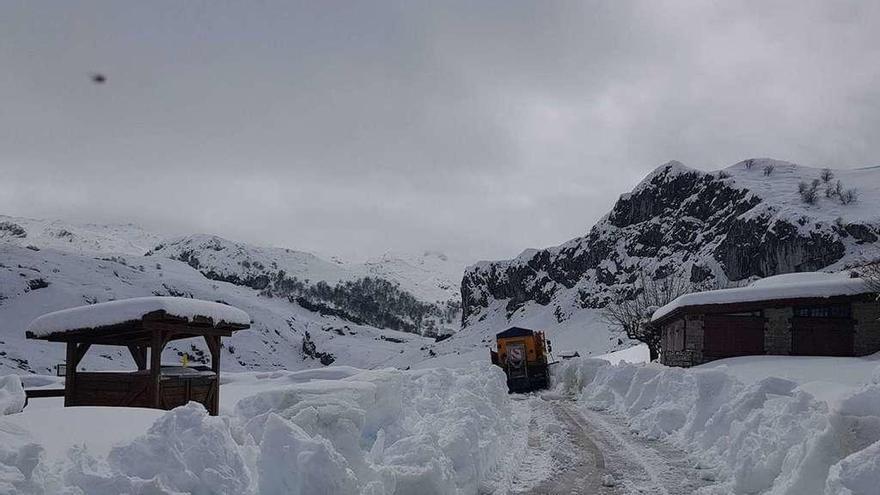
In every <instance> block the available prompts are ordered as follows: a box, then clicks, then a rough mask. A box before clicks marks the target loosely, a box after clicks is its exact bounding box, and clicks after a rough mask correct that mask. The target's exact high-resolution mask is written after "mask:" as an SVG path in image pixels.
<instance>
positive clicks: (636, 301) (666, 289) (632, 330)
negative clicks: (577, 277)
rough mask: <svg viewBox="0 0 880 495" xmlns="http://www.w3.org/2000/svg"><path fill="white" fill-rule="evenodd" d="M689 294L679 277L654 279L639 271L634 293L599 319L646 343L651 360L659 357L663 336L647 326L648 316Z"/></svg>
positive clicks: (650, 326) (608, 306) (688, 285)
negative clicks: (679, 297)
mask: <svg viewBox="0 0 880 495" xmlns="http://www.w3.org/2000/svg"><path fill="white" fill-rule="evenodd" d="M691 291H692V287H691V284H690V283H689V282H688V281H687V280H686V279H684V278H682V277H678V276H675V275H669V276H667V277H665V278H661V279H654V278H652V277H651V276H649V275H648V274H647V273H646V272H645V271H644V270H640V271H639V274H638V278H637V280H636V281H635V283H634V284H633V290H632V291H630V292H629V293H628V294H622V295H621V296H620V297H619V298H618V299H617V301H615V302H613V303H611V304H609V305H607V306H605V308H603V309H602V317H603V319H604V320H605V321H606V322H607V323H608V324H609V325H611V326H612V327H615V328H617V329H618V330H620V331H622V332H624V333H625V334H626V336H627V337H629V338H631V339H633V340H638V341H639V342H644V343H645V344H647V345H648V349H649V351H650V353H651V361H654V360H656V359H657V358H658V357H659V356H660V341H661V339H662V335H661V333H660V329H659V328H655V327H653V326H652V325H650V324H649V323H650V320H651V315H652V314H654V311H656V310H657V308H659V307H660V306H665V305H666V304H669V303H670V302H672V300H673V299H675V298H677V297H678V296H681V295H684V294H687V293H688V292H691Z"/></svg>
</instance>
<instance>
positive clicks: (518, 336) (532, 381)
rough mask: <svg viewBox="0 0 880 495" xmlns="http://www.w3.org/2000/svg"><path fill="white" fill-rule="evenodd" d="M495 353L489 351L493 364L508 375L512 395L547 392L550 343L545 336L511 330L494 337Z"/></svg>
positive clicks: (532, 332) (526, 330)
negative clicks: (537, 391) (545, 390)
mask: <svg viewBox="0 0 880 495" xmlns="http://www.w3.org/2000/svg"><path fill="white" fill-rule="evenodd" d="M495 338H496V340H497V349H498V350H497V351H490V353H491V356H492V363H493V364H495V365H498V366H500V367H501V369H503V370H504V373H505V374H506V375H507V390H508V391H510V392H511V393H514V392H515V393H519V392H531V391H532V390H541V389H544V388H547V384H548V383H549V381H550V380H549V376H548V372H547V361H548V360H547V354H548V351H549V344H550V342H549V341H547V340H545V339H544V332H536V331H534V330H529V329H527V328H519V327H512V328H508V329H507V330H505V331H503V332H501V333H499V334H497V335H496V336H495Z"/></svg>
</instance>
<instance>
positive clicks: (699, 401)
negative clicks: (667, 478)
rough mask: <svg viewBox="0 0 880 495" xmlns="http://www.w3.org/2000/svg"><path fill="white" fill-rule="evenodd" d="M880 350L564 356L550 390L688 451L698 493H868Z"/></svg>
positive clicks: (877, 429) (878, 443) (879, 396)
mask: <svg viewBox="0 0 880 495" xmlns="http://www.w3.org/2000/svg"><path fill="white" fill-rule="evenodd" d="M878 365H880V355H874V356H871V357H868V358H797V357H781V356H761V357H746V358H735V359H728V360H723V361H716V362H713V363H711V364H709V365H704V366H700V367H697V368H692V369H681V368H666V367H663V366H660V365H656V364H647V365H646V364H626V363H622V364H619V365H617V366H613V365H611V364H609V363H608V362H607V361H603V360H595V359H572V360H569V361H566V362H564V363H562V364H561V365H560V367H559V368H558V369H557V370H556V373H555V377H556V393H559V394H563V395H569V396H573V397H574V398H575V399H576V401H577V403H578V405H579V407H580V408H581V410H582V411H583V412H584V414H585V416H589V414H590V413H591V411H602V412H603V413H604V414H612V415H617V416H618V417H620V418H621V420H622V421H625V422H626V423H627V424H628V425H629V428H630V429H631V430H632V431H633V432H634V434H636V435H638V436H640V437H644V438H646V439H662V440H663V441H665V442H669V443H671V444H672V445H674V446H676V447H678V448H680V449H682V450H684V451H687V452H689V453H690V454H691V455H692V456H693V462H694V463H695V465H696V466H697V467H698V468H699V469H701V470H703V472H704V477H705V478H707V479H712V480H715V483H713V484H712V485H709V486H706V487H703V488H700V490H699V491H698V492H700V493H713V494H730V493H735V494H747V493H773V494H790V495H809V494H823V493H824V494H827V495H832V494H834V495H837V494H865V495H867V494H872V493H877V492H876V489H877V486H880V461H878V459H880V458H878V453H880V369H878Z"/></svg>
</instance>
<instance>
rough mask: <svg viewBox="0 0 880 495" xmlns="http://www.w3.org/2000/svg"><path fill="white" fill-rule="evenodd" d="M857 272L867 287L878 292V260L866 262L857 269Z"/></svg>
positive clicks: (879, 274) (879, 264)
mask: <svg viewBox="0 0 880 495" xmlns="http://www.w3.org/2000/svg"><path fill="white" fill-rule="evenodd" d="M858 272H859V274H860V275H861V277H862V278H863V279H864V280H865V283H866V284H868V287H869V288H870V289H871V290H872V291H874V292H876V293H878V294H880V260H877V261H873V262H871V263H868V264H867V265H865V266H862V267H861V268H860V269H858Z"/></svg>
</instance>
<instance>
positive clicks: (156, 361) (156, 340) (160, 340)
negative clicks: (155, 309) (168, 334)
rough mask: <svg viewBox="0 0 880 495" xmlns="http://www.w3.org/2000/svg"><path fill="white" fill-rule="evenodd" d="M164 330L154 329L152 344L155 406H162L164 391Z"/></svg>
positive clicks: (151, 385)
mask: <svg viewBox="0 0 880 495" xmlns="http://www.w3.org/2000/svg"><path fill="white" fill-rule="evenodd" d="M162 333H163V332H161V331H159V330H153V338H152V344H151V346H150V389H151V392H150V394H151V397H152V398H153V407H155V408H157V409H161V408H162V391H161V390H160V382H161V379H162V349H163V348H164V347H165V339H164V336H163V335H162Z"/></svg>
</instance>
